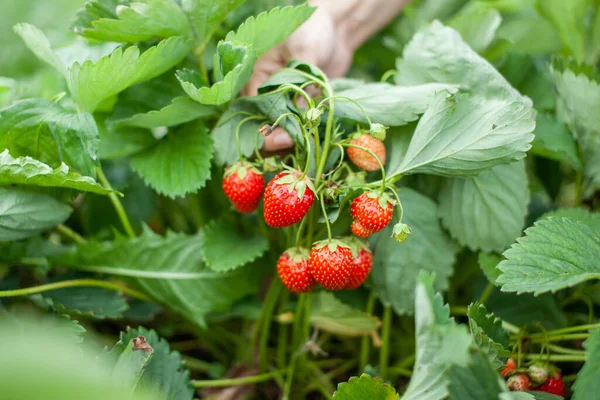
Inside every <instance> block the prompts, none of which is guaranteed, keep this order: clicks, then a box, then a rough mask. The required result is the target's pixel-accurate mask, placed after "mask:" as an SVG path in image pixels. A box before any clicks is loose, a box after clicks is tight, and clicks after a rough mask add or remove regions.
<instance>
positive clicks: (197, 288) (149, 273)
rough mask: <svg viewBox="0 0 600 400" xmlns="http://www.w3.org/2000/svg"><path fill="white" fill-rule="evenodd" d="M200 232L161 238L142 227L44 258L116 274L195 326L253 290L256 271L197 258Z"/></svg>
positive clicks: (78, 267) (200, 243) (257, 279)
mask: <svg viewBox="0 0 600 400" xmlns="http://www.w3.org/2000/svg"><path fill="white" fill-rule="evenodd" d="M203 242H204V234H202V233H199V234H197V235H192V236H188V235H184V234H176V233H172V232H169V233H168V234H167V236H166V237H163V236H159V235H157V234H155V233H153V232H151V231H150V230H149V229H148V228H145V229H144V232H143V234H142V235H141V236H139V237H136V238H132V239H128V238H124V237H118V238H117V239H116V240H115V241H113V242H104V243H100V242H90V243H88V244H87V245H79V246H77V247H75V248H72V249H71V250H70V251H69V252H68V253H65V254H59V255H55V256H52V257H50V258H51V260H52V261H53V262H54V263H55V264H58V265H64V266H67V267H71V268H74V269H78V270H83V271H90V272H96V273H104V274H109V275H117V276H122V277H124V278H126V279H127V280H129V282H130V283H131V284H133V285H135V286H136V287H138V288H139V289H140V290H142V291H144V292H145V293H146V294H148V295H149V296H151V297H152V298H153V299H154V300H156V301H157V302H159V303H161V304H163V305H164V306H165V307H168V308H170V309H171V310H173V311H175V312H177V313H179V314H180V315H182V316H183V317H184V318H186V319H187V320H189V321H192V322H194V323H196V324H198V325H200V326H204V325H205V319H204V318H205V316H206V315H207V314H209V313H211V312H220V311H226V310H227V309H228V308H229V306H230V305H231V304H232V303H233V302H234V301H236V300H238V299H240V298H242V297H244V296H246V295H247V294H250V293H253V292H255V291H256V290H257V289H258V287H257V284H258V281H259V279H260V278H261V274H260V273H257V266H256V265H249V266H247V267H243V268H238V269H237V270H236V271H234V272H230V273H219V272H214V271H212V270H210V269H209V268H208V267H206V266H205V265H204V263H203V254H204V251H203V249H202V243H203ZM258 269H259V270H260V268H258Z"/></svg>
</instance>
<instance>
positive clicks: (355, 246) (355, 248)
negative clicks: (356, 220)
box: [342, 236, 371, 258]
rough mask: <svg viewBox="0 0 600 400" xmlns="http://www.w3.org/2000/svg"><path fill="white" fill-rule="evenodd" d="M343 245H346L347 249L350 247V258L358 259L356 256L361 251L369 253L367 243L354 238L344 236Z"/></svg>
mask: <svg viewBox="0 0 600 400" xmlns="http://www.w3.org/2000/svg"><path fill="white" fill-rule="evenodd" d="M342 240H343V243H346V244H347V245H348V247H350V251H351V252H352V257H353V258H356V257H358V254H359V253H360V251H361V250H365V251H368V252H369V253H370V252H371V249H370V248H369V243H368V242H367V241H366V240H360V239H359V238H357V237H356V236H346V237H344V238H343V239H342Z"/></svg>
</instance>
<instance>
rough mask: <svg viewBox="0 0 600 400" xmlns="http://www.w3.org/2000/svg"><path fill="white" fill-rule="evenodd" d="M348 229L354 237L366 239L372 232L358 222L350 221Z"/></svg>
mask: <svg viewBox="0 0 600 400" xmlns="http://www.w3.org/2000/svg"><path fill="white" fill-rule="evenodd" d="M350 229H351V230H352V233H354V234H355V235H356V236H358V237H361V238H368V237H369V235H371V234H372V233H373V231H371V230H369V229H367V228H365V227H364V226H362V225H361V223H360V222H358V221H356V220H355V221H352V225H350Z"/></svg>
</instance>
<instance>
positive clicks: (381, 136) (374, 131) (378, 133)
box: [369, 123, 388, 142]
mask: <svg viewBox="0 0 600 400" xmlns="http://www.w3.org/2000/svg"><path fill="white" fill-rule="evenodd" d="M387 128H388V127H387V126H383V125H381V124H377V123H375V124H371V126H370V127H369V132H370V133H371V136H373V137H374V138H375V139H377V140H381V141H382V142H383V141H384V140H385V136H386V129H387Z"/></svg>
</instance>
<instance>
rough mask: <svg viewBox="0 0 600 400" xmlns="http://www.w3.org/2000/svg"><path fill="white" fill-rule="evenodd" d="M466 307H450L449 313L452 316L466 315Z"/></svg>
mask: <svg viewBox="0 0 600 400" xmlns="http://www.w3.org/2000/svg"><path fill="white" fill-rule="evenodd" d="M467 310H468V309H467V307H465V306H452V307H450V313H451V314H452V315H467Z"/></svg>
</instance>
